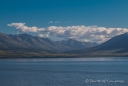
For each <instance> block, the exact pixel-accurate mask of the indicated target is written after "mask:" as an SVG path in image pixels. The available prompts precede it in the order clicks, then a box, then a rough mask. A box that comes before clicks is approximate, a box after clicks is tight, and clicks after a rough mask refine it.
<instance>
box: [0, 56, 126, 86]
mask: <svg viewBox="0 0 128 86" xmlns="http://www.w3.org/2000/svg"><path fill="white" fill-rule="evenodd" d="M0 86H128V60H127V59H125V58H124V59H116V58H115V59H111V58H109V59H104V58H96V59H95V58H91V59H89V58H67V59H65V58H60V59H57V58H54V59H1V60H0Z"/></svg>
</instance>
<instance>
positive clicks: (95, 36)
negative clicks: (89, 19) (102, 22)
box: [8, 23, 128, 43]
mask: <svg viewBox="0 0 128 86" xmlns="http://www.w3.org/2000/svg"><path fill="white" fill-rule="evenodd" d="M8 26H10V27H15V28H16V30H18V31H22V32H25V33H29V32H32V33H38V34H39V36H40V37H49V36H55V37H64V38H73V39H79V40H85V41H90V42H98V43H102V42H104V41H106V40H108V39H110V38H112V37H114V36H116V35H120V34H123V33H126V32H128V29H127V28H105V27H98V26H84V25H81V26H67V27H63V26H49V27H46V28H38V27H36V26H33V27H28V26H26V25H25V23H11V24H8Z"/></svg>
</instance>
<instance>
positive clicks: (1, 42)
mask: <svg viewBox="0 0 128 86" xmlns="http://www.w3.org/2000/svg"><path fill="white" fill-rule="evenodd" d="M69 41H73V45H70V44H71V42H69ZM63 42H64V43H63ZM68 44H69V45H68ZM96 45H97V44H94V43H89V42H88V43H87V42H85V43H84V42H78V41H76V40H71V39H70V40H66V41H60V42H56V41H53V40H51V39H49V38H41V37H38V36H32V35H29V34H19V35H12V34H9V35H8V34H4V33H1V32H0V50H8V51H14V52H15V51H18V50H19V51H30V52H31V51H33V52H35V51H36V52H40V51H44V52H48V53H56V52H57V53H58V52H63V51H69V50H74V49H82V48H87V47H92V46H96Z"/></svg>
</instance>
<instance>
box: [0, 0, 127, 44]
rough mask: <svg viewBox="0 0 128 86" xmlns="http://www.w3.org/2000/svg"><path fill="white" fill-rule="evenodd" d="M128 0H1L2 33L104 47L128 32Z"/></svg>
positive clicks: (0, 19) (0, 21)
mask: <svg viewBox="0 0 128 86" xmlns="http://www.w3.org/2000/svg"><path fill="white" fill-rule="evenodd" d="M127 16H128V0H0V32H3V33H6V34H20V33H28V34H31V35H38V36H40V37H48V38H51V39H53V40H61V39H67V38H73V39H76V40H82V41H90V42H98V43H102V42H104V41H106V40H108V39H110V38H112V37H114V36H116V35H119V34H122V33H125V32H128V29H127V28H128V17H127Z"/></svg>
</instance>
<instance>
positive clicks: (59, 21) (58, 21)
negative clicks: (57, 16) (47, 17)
mask: <svg viewBox="0 0 128 86" xmlns="http://www.w3.org/2000/svg"><path fill="white" fill-rule="evenodd" d="M48 23H56V24H57V23H61V22H60V21H55V22H54V21H49V22H48Z"/></svg>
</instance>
